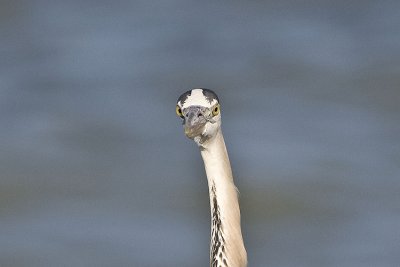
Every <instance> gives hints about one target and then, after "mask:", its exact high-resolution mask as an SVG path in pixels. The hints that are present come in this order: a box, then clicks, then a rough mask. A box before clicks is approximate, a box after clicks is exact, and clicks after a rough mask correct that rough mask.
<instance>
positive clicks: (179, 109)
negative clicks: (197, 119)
mask: <svg viewBox="0 0 400 267" xmlns="http://www.w3.org/2000/svg"><path fill="white" fill-rule="evenodd" d="M175 112H176V115H178V116H179V117H181V118H183V113H182V109H181V108H180V107H179V106H178V105H176V108H175Z"/></svg>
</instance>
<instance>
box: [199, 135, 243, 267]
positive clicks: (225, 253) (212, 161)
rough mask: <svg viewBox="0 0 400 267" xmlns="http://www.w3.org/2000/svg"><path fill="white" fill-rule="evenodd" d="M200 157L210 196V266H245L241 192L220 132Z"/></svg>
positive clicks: (204, 146) (204, 148)
mask: <svg viewBox="0 0 400 267" xmlns="http://www.w3.org/2000/svg"><path fill="white" fill-rule="evenodd" d="M201 156H202V158H203V161H204V166H205V170H206V174H207V180H208V187H209V195H210V207H211V244H210V257H211V266H220V265H221V266H226V265H227V266H233V267H243V266H246V265H247V256H246V250H245V248H244V244H243V238H242V232H241V227H240V209H239V201H238V192H237V188H236V186H235V184H234V182H233V176H232V170H231V166H230V162H229V158H228V153H227V150H226V146H225V142H224V137H223V135H222V132H221V130H219V131H218V133H217V135H216V136H215V137H214V138H213V139H210V140H208V142H207V143H205V144H203V145H202V147H201ZM219 263H221V264H219ZM215 264H216V265H215ZM225 264H226V265H225Z"/></svg>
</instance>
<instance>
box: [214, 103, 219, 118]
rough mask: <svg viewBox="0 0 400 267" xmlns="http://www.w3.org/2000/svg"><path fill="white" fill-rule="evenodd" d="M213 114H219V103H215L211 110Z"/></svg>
mask: <svg viewBox="0 0 400 267" xmlns="http://www.w3.org/2000/svg"><path fill="white" fill-rule="evenodd" d="M212 114H213V116H217V115H218V114H219V104H217V105H216V106H215V107H214V108H213V110H212Z"/></svg>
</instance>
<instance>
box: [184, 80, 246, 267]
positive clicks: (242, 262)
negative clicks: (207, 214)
mask: <svg viewBox="0 0 400 267" xmlns="http://www.w3.org/2000/svg"><path fill="white" fill-rule="evenodd" d="M176 114H177V115H178V116H179V117H180V118H182V121H183V122H182V123H183V128H184V132H185V135H186V136H187V137H188V138H190V139H192V140H193V141H194V142H195V143H196V144H197V145H198V147H199V149H200V153H201V157H202V159H203V162H204V167H205V171H206V175H207V182H208V189H209V197H210V210H211V241H210V266H211V267H220V266H221V267H223V266H226V267H245V266H247V253H246V249H245V247H244V243H243V237H242V230H241V226H240V209H239V199H238V190H237V188H236V186H235V184H234V182H233V176H232V170H231V165H230V162H229V157H228V153H227V150H226V146H225V141H224V137H223V135H222V130H221V106H220V103H219V99H218V96H217V95H216V93H215V92H213V91H212V90H210V89H204V88H196V89H192V90H189V91H187V92H185V93H183V94H182V95H181V96H180V97H179V98H178V101H177V104H176Z"/></svg>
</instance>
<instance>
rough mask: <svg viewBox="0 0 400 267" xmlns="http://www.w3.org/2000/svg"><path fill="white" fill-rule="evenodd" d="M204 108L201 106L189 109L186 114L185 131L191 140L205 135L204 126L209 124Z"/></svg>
mask: <svg viewBox="0 0 400 267" xmlns="http://www.w3.org/2000/svg"><path fill="white" fill-rule="evenodd" d="M203 109H204V108H203V107H200V106H191V107H188V109H187V111H186V112H185V121H184V129H185V135H186V136H187V137H189V138H190V139H193V138H194V137H196V136H199V135H201V134H202V133H203V130H204V126H205V124H206V123H207V119H206V117H205V116H206V115H205V114H204V110H203Z"/></svg>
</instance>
